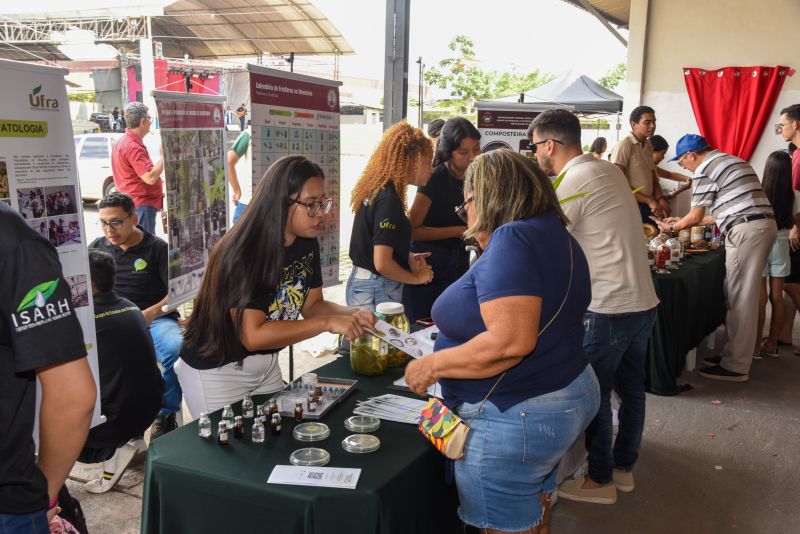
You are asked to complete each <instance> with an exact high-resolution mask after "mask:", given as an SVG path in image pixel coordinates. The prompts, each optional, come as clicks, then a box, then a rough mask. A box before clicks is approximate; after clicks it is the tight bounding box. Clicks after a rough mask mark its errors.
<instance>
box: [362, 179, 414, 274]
mask: <svg viewBox="0 0 800 534" xmlns="http://www.w3.org/2000/svg"><path fill="white" fill-rule="evenodd" d="M375 245H386V246H389V247H392V257H393V258H394V261H396V262H397V263H398V264H399V265H400V266H401V267H402V268H404V269H406V270H408V271H410V270H411V267H409V265H408V251H409V248H410V246H411V223H410V222H409V220H408V217H407V216H406V213H405V210H403V202H402V201H401V200H400V197H399V196H398V194H397V191H395V189H394V185H393V184H391V183H389V184H387V185H386V187H384V188H383V189H381V191H380V193H378V195H377V196H376V197H375V199H374V200H373V201H372V203H368V202H367V201H364V204H363V205H362V206H361V208H359V210H358V212H357V213H356V216H355V219H354V220H353V233H352V234H351V235H350V259H352V260H353V265H355V266H357V267H362V268H364V269H368V270H370V271H372V272H373V273H375V274H380V273H379V272H378V270H377V269H375V262H374V260H373V258H374V255H373V252H374V249H375Z"/></svg>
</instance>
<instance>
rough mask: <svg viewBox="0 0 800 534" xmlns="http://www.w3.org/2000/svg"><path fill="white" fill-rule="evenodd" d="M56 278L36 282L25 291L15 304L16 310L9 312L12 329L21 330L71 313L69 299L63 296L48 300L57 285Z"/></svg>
mask: <svg viewBox="0 0 800 534" xmlns="http://www.w3.org/2000/svg"><path fill="white" fill-rule="evenodd" d="M58 280H59V279H58V278H56V279H55V280H50V281H49V282H42V283H41V284H37V285H35V286H34V287H32V288H31V289H30V290H28V292H27V293H25V296H24V297H23V298H22V300H21V301H20V303H19V305H18V306H17V311H16V312H15V313H12V314H11V321H12V322H13V323H14V329H15V330H16V331H17V332H22V331H25V330H28V329H30V328H35V327H37V326H41V325H43V324H47V323H50V322H52V321H56V320H58V319H63V318H64V317H69V316H70V315H72V309H71V308H70V304H69V299H68V298H66V297H65V298H63V299H61V300H56V301H55V302H50V297H52V296H53V293H55V291H56V288H57V287H58Z"/></svg>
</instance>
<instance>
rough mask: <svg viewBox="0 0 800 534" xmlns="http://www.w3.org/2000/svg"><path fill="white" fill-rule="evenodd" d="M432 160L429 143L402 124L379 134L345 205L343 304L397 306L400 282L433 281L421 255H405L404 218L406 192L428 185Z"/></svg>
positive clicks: (407, 231)
mask: <svg viewBox="0 0 800 534" xmlns="http://www.w3.org/2000/svg"><path fill="white" fill-rule="evenodd" d="M432 158H433V147H432V144H431V141H430V139H428V138H427V137H425V135H424V134H423V133H422V131H421V130H419V129H418V128H414V127H413V126H411V125H410V124H408V122H405V121H403V122H399V123H397V124H395V125H394V126H392V127H391V128H389V129H388V130H386V132H385V133H384V134H383V138H382V139H381V142H380V144H379V145H378V148H377V149H375V152H374V153H373V154H372V156H371V157H370V160H369V162H368V163H367V166H366V168H365V169H364V172H363V174H362V175H361V178H359V180H358V182H357V183H356V185H355V187H354V188H353V193H352V197H351V201H350V205H351V207H352V209H353V212H354V213H355V219H354V220H353V233H352V235H351V237H350V259H352V260H353V272H352V273H351V274H350V278H349V279H348V280H347V305H348V306H368V307H370V308H372V309H373V310H374V309H375V307H376V306H377V305H378V304H381V303H382V302H401V300H402V296H403V284H427V283H430V281H431V280H432V279H433V271H432V270H431V267H430V266H429V265H428V264H427V262H426V261H425V257H426V256H427V254H411V253H410V252H409V245H410V242H411V224H410V223H409V221H408V217H407V216H406V188H407V186H408V185H409V184H411V185H417V186H423V185H425V184H426V183H428V179H429V178H430V176H431V159H432Z"/></svg>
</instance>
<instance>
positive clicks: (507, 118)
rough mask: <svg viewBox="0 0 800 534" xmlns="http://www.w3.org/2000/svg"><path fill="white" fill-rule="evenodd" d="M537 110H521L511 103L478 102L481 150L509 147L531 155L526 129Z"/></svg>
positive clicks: (525, 154) (487, 150)
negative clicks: (504, 104) (506, 104)
mask: <svg viewBox="0 0 800 534" xmlns="http://www.w3.org/2000/svg"><path fill="white" fill-rule="evenodd" d="M537 115H539V112H538V111H521V110H520V109H514V107H513V104H512V105H509V106H503V105H502V104H498V103H488V102H478V131H479V132H480V133H481V152H490V151H492V150H497V149H498V148H510V149H511V150H513V151H514V152H519V153H520V154H522V155H523V156H528V157H533V152H532V150H531V147H530V143H529V141H528V136H527V135H526V134H527V130H528V126H529V125H530V123H531V121H532V120H533V119H535V118H536V116H537Z"/></svg>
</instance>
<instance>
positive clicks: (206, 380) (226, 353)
mask: <svg viewBox="0 0 800 534" xmlns="http://www.w3.org/2000/svg"><path fill="white" fill-rule="evenodd" d="M332 204H333V201H332V200H331V198H330V197H328V196H326V195H325V182H324V175H323V173H322V169H320V168H319V166H318V165H317V164H316V163H314V162H312V161H311V160H309V159H307V158H305V157H303V156H285V157H283V158H281V159H279V160H278V161H276V162H275V163H273V164H272V165H270V167H269V168H268V169H267V172H266V173H265V174H264V177H263V178H262V179H261V181H260V182H259V184H258V187H257V188H256V190H255V192H254V193H253V199H252V201H251V202H250V205H249V206H248V208H247V210H246V211H245V212H244V214H243V215H242V218H241V219H240V220H239V222H238V223H236V224H235V225H234V226H233V228H231V230H229V231H228V232H227V233H226V234H225V235H224V236H223V237H222V238H221V239H220V240H219V242H217V244H216V245H215V246H214V249H213V250H212V252H211V257H210V258H209V260H208V266H207V267H206V272H205V275H204V276H203V282H202V284H201V286H200V292H199V293H198V294H197V298H196V299H195V301H194V311H193V312H192V315H191V316H190V317H189V320H188V322H187V324H186V331H185V333H184V335H183V346H182V347H181V350H180V360H179V361H178V362H177V363H176V364H175V372H176V374H177V375H178V379H179V380H180V383H181V387H182V388H183V395H184V398H185V399H186V404H187V405H188V406H189V411H190V412H191V413H192V416H193V417H198V416H199V415H200V413H201V412H213V411H214V410H217V409H219V408H222V407H223V406H224V405H225V404H232V403H234V402H236V401H238V400H241V399H242V398H243V397H244V396H245V394H252V395H259V394H268V393H274V392H276V391H279V390H280V389H282V388H283V380H282V377H281V370H280V367H279V366H278V352H280V350H281V349H282V348H283V347H286V346H287V345H291V344H293V343H298V342H300V341H303V340H306V339H309V338H312V337H314V336H316V335H319V334H321V333H322V332H331V333H333V334H340V335H342V336H344V337H346V338H348V339H354V338H356V337H358V336H360V335H362V334H363V333H364V331H365V328H370V327H371V326H372V325H374V324H375V316H374V315H373V314H372V312H370V311H369V310H365V309H363V308H346V307H344V306H339V305H338V304H334V303H332V302H328V301H326V300H325V299H324V298H323V296H322V268H321V266H320V257H319V243H318V242H317V234H318V233H319V231H320V229H321V228H322V225H323V222H324V220H325V216H326V215H327V214H328V212H329V211H330V209H331V206H332ZM301 314H302V319H301V318H300V315H301Z"/></svg>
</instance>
